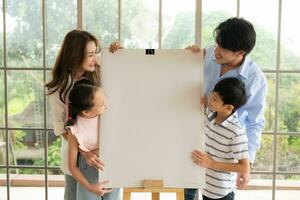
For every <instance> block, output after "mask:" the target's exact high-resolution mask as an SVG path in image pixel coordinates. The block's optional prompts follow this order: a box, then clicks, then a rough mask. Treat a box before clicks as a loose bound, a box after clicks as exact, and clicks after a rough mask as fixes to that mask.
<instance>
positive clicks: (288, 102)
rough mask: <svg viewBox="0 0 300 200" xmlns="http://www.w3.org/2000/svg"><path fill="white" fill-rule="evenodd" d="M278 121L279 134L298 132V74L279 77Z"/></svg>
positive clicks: (299, 93)
mask: <svg viewBox="0 0 300 200" xmlns="http://www.w3.org/2000/svg"><path fill="white" fill-rule="evenodd" d="M278 105H279V108H278V110H279V119H278V126H279V130H280V131H281V132H299V131H300V74H282V75H280V77H279V102H278Z"/></svg>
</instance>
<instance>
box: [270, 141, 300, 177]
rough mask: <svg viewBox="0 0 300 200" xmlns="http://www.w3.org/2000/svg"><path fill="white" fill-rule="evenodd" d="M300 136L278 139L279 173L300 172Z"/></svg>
mask: <svg viewBox="0 0 300 200" xmlns="http://www.w3.org/2000/svg"><path fill="white" fill-rule="evenodd" d="M299 155H300V136H293V135H288V136H286V135H285V136H278V137H277V158H276V159H277V171H280V172H295V173H299V172H300V159H299Z"/></svg>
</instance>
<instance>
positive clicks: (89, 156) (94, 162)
mask: <svg viewBox="0 0 300 200" xmlns="http://www.w3.org/2000/svg"><path fill="white" fill-rule="evenodd" d="M80 154H81V155H82V156H83V157H84V159H85V160H86V163H87V164H88V165H89V166H91V167H95V168H97V169H98V170H101V171H103V168H104V163H103V161H102V160H100V159H99V156H98V155H97V154H96V153H94V152H93V151H89V152H80Z"/></svg>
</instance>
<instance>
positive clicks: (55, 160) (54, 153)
mask: <svg viewBox="0 0 300 200" xmlns="http://www.w3.org/2000/svg"><path fill="white" fill-rule="evenodd" d="M47 134H48V166H51V167H60V163H61V153H60V147H61V142H62V139H63V137H61V136H56V135H55V134H54V132H52V131H51V132H47ZM51 172H52V173H53V174H61V171H60V170H59V169H58V170H52V171H51Z"/></svg>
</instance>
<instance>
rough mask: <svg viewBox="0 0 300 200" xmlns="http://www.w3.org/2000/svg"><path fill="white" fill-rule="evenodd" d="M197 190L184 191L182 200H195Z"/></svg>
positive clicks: (186, 189)
mask: <svg viewBox="0 0 300 200" xmlns="http://www.w3.org/2000/svg"><path fill="white" fill-rule="evenodd" d="M197 191H198V189H188V188H185V189H184V200H195V198H196V195H197Z"/></svg>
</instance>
